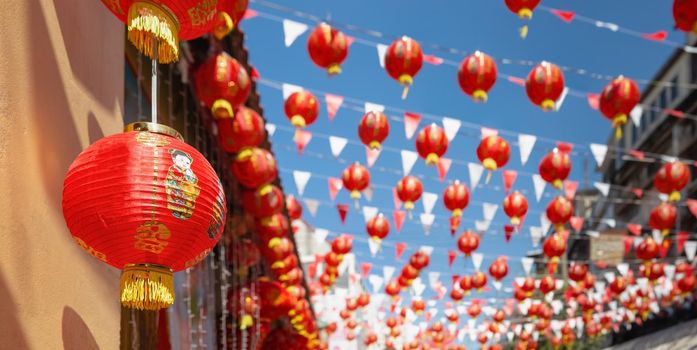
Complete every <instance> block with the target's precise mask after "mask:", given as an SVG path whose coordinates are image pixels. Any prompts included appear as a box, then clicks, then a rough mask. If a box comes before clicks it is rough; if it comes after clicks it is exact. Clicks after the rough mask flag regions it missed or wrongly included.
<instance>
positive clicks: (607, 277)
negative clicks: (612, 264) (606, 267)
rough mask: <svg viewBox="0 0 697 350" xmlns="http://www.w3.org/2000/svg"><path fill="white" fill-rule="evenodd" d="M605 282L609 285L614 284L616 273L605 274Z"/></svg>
mask: <svg viewBox="0 0 697 350" xmlns="http://www.w3.org/2000/svg"><path fill="white" fill-rule="evenodd" d="M604 275H605V280H606V281H607V283H612V282H613V281H614V280H615V273H614V272H605V274H604Z"/></svg>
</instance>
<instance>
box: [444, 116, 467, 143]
mask: <svg viewBox="0 0 697 350" xmlns="http://www.w3.org/2000/svg"><path fill="white" fill-rule="evenodd" d="M461 125H462V122H461V121H460V120H458V119H454V118H448V117H443V131H445V137H447V138H448V141H451V142H452V141H453V139H454V138H455V135H457V132H458V131H460V126H461Z"/></svg>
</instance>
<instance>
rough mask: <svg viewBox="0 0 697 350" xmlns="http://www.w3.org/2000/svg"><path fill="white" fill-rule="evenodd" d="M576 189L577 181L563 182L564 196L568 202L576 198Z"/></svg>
mask: <svg viewBox="0 0 697 350" xmlns="http://www.w3.org/2000/svg"><path fill="white" fill-rule="evenodd" d="M577 189H578V181H571V180H566V181H564V195H565V196H566V198H567V199H568V200H572V199H574V197H575V196H576V190H577Z"/></svg>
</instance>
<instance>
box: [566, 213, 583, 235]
mask: <svg viewBox="0 0 697 350" xmlns="http://www.w3.org/2000/svg"><path fill="white" fill-rule="evenodd" d="M569 222H570V223H571V227H572V228H573V229H574V231H576V232H577V233H580V232H581V230H582V229H583V218H582V217H580V216H572V217H571V219H569Z"/></svg>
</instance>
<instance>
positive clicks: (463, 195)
mask: <svg viewBox="0 0 697 350" xmlns="http://www.w3.org/2000/svg"><path fill="white" fill-rule="evenodd" d="M469 201H470V191H469V188H467V186H466V185H464V184H463V183H461V182H460V181H459V180H455V181H454V182H452V183H450V184H449V185H448V187H446V188H445V191H444V192H443V205H445V208H446V209H448V210H450V212H451V215H450V234H451V235H454V234H455V232H456V231H457V228H458V227H459V226H460V221H461V219H462V211H463V210H465V208H467V205H468V204H469Z"/></svg>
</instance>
